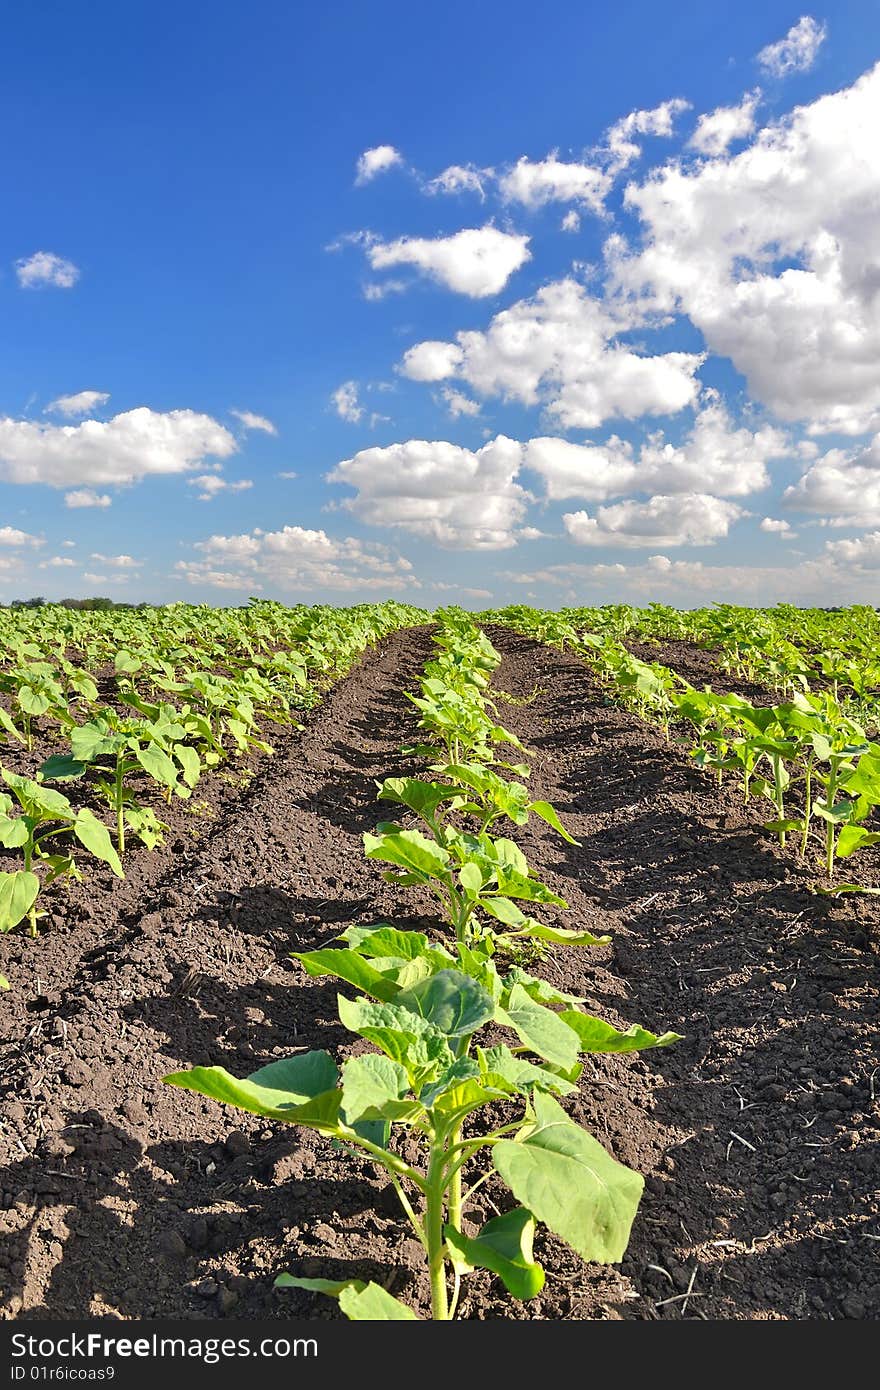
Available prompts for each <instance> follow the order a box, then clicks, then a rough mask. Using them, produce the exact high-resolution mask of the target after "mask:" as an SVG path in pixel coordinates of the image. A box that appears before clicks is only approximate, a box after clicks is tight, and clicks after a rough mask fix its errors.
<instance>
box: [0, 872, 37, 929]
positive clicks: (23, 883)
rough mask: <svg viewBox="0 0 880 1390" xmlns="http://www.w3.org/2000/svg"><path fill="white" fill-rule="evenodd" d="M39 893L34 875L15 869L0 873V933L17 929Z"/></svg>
mask: <svg viewBox="0 0 880 1390" xmlns="http://www.w3.org/2000/svg"><path fill="white" fill-rule="evenodd" d="M39 891H40V880H39V879H38V878H37V876H36V874H31V873H25V871H24V869H17V870H16V871H15V872H14V873H0V932H6V931H11V930H12V928H13V927H17V926H18V924H19V922H21V921H22V920H23V919H24V918H25V917H26V916H27V915H28V913H29V912H30V910H31V908H32V907H33V905H34V903H35V902H36V901H37V895H38V893H39Z"/></svg>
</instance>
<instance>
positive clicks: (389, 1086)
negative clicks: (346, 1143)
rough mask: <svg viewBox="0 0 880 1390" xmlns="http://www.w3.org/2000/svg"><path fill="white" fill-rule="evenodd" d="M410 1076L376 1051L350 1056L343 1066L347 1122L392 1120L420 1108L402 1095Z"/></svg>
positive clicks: (350, 1123)
mask: <svg viewBox="0 0 880 1390" xmlns="http://www.w3.org/2000/svg"><path fill="white" fill-rule="evenodd" d="M408 1091H409V1077H408V1076H407V1074H406V1072H405V1070H404V1069H403V1067H402V1066H401V1065H400V1063H399V1062H393V1061H392V1060H391V1058H390V1057H383V1056H382V1055H381V1054H380V1053H377V1052H365V1053H363V1054H362V1055H361V1056H360V1057H350V1058H349V1059H348V1061H347V1062H346V1063H345V1065H344V1066H343V1068H342V1109H343V1111H344V1114H345V1121H346V1124H349V1125H352V1124H355V1123H356V1121H358V1120H395V1119H399V1118H401V1117H402V1116H403V1115H404V1114H405V1113H406V1112H412V1111H417V1110H418V1109H419V1107H418V1105H416V1104H415V1103H414V1102H413V1101H411V1100H409V1101H406V1102H405V1103H404V1104H401V1102H403V1101H404V1097H405V1096H406V1095H407V1093H408Z"/></svg>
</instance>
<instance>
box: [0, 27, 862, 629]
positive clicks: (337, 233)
mask: <svg viewBox="0 0 880 1390" xmlns="http://www.w3.org/2000/svg"><path fill="white" fill-rule="evenodd" d="M5 39H6V44H5V47H6V58H7V62H6V65H5V68H6V72H5V80H4V84H3V89H2V91H0V111H2V128H3V130H4V133H5V141H4V145H5V149H4V160H5V166H6V178H5V188H6V213H5V217H4V219H3V225H2V230H0V369H2V370H0V417H2V418H0V599H2V600H3V601H8V600H9V599H11V598H13V597H24V596H27V595H30V594H34V593H42V594H44V595H46V596H47V597H50V598H51V597H62V596H65V595H72V596H73V595H84V594H90V593H96V592H99V593H109V594H111V595H113V596H114V597H118V598H124V597H129V598H131V599H135V600H138V599H142V598H143V599H149V600H153V601H168V600H173V599H178V598H185V599H189V600H193V601H207V602H210V603H239V602H242V601H245V600H246V599H247V597H248V595H249V594H252V593H261V594H263V595H265V596H267V597H275V598H281V599H283V600H286V601H290V602H293V601H299V600H306V601H333V602H341V603H345V602H356V601H360V600H362V599H369V598H381V597H385V596H387V595H394V596H396V597H405V598H410V599H412V600H413V601H416V602H420V603H423V604H426V605H428V606H434V605H435V604H438V603H442V602H446V601H453V602H462V603H465V604H466V605H469V606H476V607H480V606H484V605H487V604H489V603H492V604H500V603H504V602H510V601H529V602H536V603H541V604H547V605H549V606H558V605H561V604H563V603H571V602H603V601H622V600H626V601H636V602H647V601H650V600H651V599H663V600H666V601H670V602H675V603H678V604H680V605H683V606H687V605H690V604H696V603H703V602H711V601H712V600H713V599H724V598H729V599H735V600H739V601H742V602H774V601H776V600H777V599H785V600H788V601H795V602H798V601H800V602H837V601H841V602H842V601H852V600H859V599H868V600H871V599H872V598H873V595H874V593H875V590H876V584H875V581H876V579H877V574H878V569H880V433H878V432H880V373H878V370H877V366H876V363H877V361H878V360H880V291H878V285H880V249H878V242H877V236H876V227H877V225H878V215H880V148H878V142H877V140H876V135H875V134H873V132H876V129H877V128H878V127H880V72H878V74H876V75H875V74H874V73H873V67H874V64H875V63H876V61H877V60H878V59H880V5H878V4H877V3H868V0H864V2H863V3H849V4H847V3H836V4H835V5H834V6H833V7H830V8H829V10H828V11H827V12H823V11H820V10H815V11H804V10H803V9H802V8H800V7H799V6H797V5H795V6H791V5H786V4H777V3H764V4H762V5H760V6H759V5H746V6H743V7H740V8H738V9H737V10H736V11H734V10H733V9H729V10H728V9H720V8H719V7H707V6H705V5H704V4H696V3H682V4H679V5H677V6H674V7H672V9H671V10H670V9H669V8H668V7H667V8H666V9H658V8H657V7H656V6H654V5H648V4H644V5H643V4H623V5H618V6H615V7H593V6H590V7H587V6H583V5H576V4H574V3H568V4H550V5H548V6H545V7H544V9H543V10H542V12H541V17H540V22H538V21H537V20H536V12H535V9H534V6H533V5H526V4H525V3H519V0H515V2H514V3H511V0H505V3H504V4H503V5H502V4H500V3H499V4H495V3H484V4H481V5H474V4H473V3H472V2H471V3H469V4H462V3H458V0H453V3H447V4H446V5H445V6H444V7H443V9H442V15H441V14H440V13H439V12H429V11H428V10H427V8H425V7H418V6H415V7H414V6H412V5H404V4H392V3H387V2H385V0H383V2H382V3H378V4H376V5H373V6H369V7H366V6H363V5H361V4H339V3H336V4H333V5H332V6H330V7H329V8H328V9H327V11H326V12H324V13H320V14H319V13H316V12H313V11H309V10H306V9H304V8H303V7H291V6H287V5H281V4H277V3H276V4H265V3H262V4H261V3H256V4H251V5H249V6H247V7H244V6H241V5H239V4H224V3H218V4H215V5H212V6H211V7H210V8H209V7H207V6H180V5H176V6H171V5H167V4H165V3H151V4H150V5H146V4H141V3H132V4H128V5H126V6H124V7H120V6H118V5H113V6H111V5H109V4H103V3H94V4H92V5H91V6H90V7H89V9H88V11H87V13H86V14H85V15H84V14H83V12H81V11H80V12H77V11H75V10H74V9H72V8H71V7H70V6H69V5H64V4H54V5H53V4H48V5H47V4H43V5H41V6H39V7H38V8H37V7H19V11H18V13H16V15H15V16H14V17H12V19H11V20H10V21H9V22H8V24H7V31H6V35H5ZM236 412H237V413H236ZM285 475H287V476H285ZM291 475H295V476H291Z"/></svg>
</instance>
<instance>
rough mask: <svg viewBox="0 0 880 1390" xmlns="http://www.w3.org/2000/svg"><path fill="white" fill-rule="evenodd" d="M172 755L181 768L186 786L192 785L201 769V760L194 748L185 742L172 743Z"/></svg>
mask: <svg viewBox="0 0 880 1390" xmlns="http://www.w3.org/2000/svg"><path fill="white" fill-rule="evenodd" d="M174 756H175V758H176V759H177V761H178V762H179V763H180V766H181V768H182V770H183V780H184V782H185V783H186V785H187V786H188V787H194V786H195V785H196V782H198V780H199V776H200V774H201V771H202V760H201V758H200V757H199V755H198V753H197V752H196V750H195V749H194V748H188V747H187V745H186V744H185V743H176V744H175V745H174Z"/></svg>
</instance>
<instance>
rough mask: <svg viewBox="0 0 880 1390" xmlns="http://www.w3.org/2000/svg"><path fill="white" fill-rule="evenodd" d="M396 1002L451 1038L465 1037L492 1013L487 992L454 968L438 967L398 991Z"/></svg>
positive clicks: (491, 1001)
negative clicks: (418, 981)
mask: <svg viewBox="0 0 880 1390" xmlns="http://www.w3.org/2000/svg"><path fill="white" fill-rule="evenodd" d="M396 1002H397V1004H398V1005H399V1006H400V1007H401V1008H404V1009H411V1010H412V1011H413V1013H416V1014H420V1015H421V1016H422V1018H426V1019H427V1020H428V1022H429V1023H433V1024H434V1026H435V1027H437V1028H439V1029H440V1031H441V1033H445V1034H446V1036H447V1037H453V1038H456V1037H466V1036H469V1035H470V1034H471V1033H473V1032H475V1031H476V1029H477V1028H479V1027H480V1026H481V1025H482V1024H483V1023H487V1022H488V1021H489V1019H490V1018H491V1017H492V1015H493V1014H494V1012H495V1005H494V1002H493V1000H492V996H491V995H490V994H489V993H488V991H486V990H485V989H483V987H482V985H480V984H478V983H477V981H476V980H472V979H471V978H470V977H469V976H468V975H462V974H461V972H460V971H458V970H439V971H438V972H437V974H436V975H432V976H431V978H430V979H428V980H423V981H422V982H421V983H420V984H417V985H414V986H413V987H412V989H408V990H404V991H402V992H401V993H400V994H398V996H397V1001H396Z"/></svg>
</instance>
